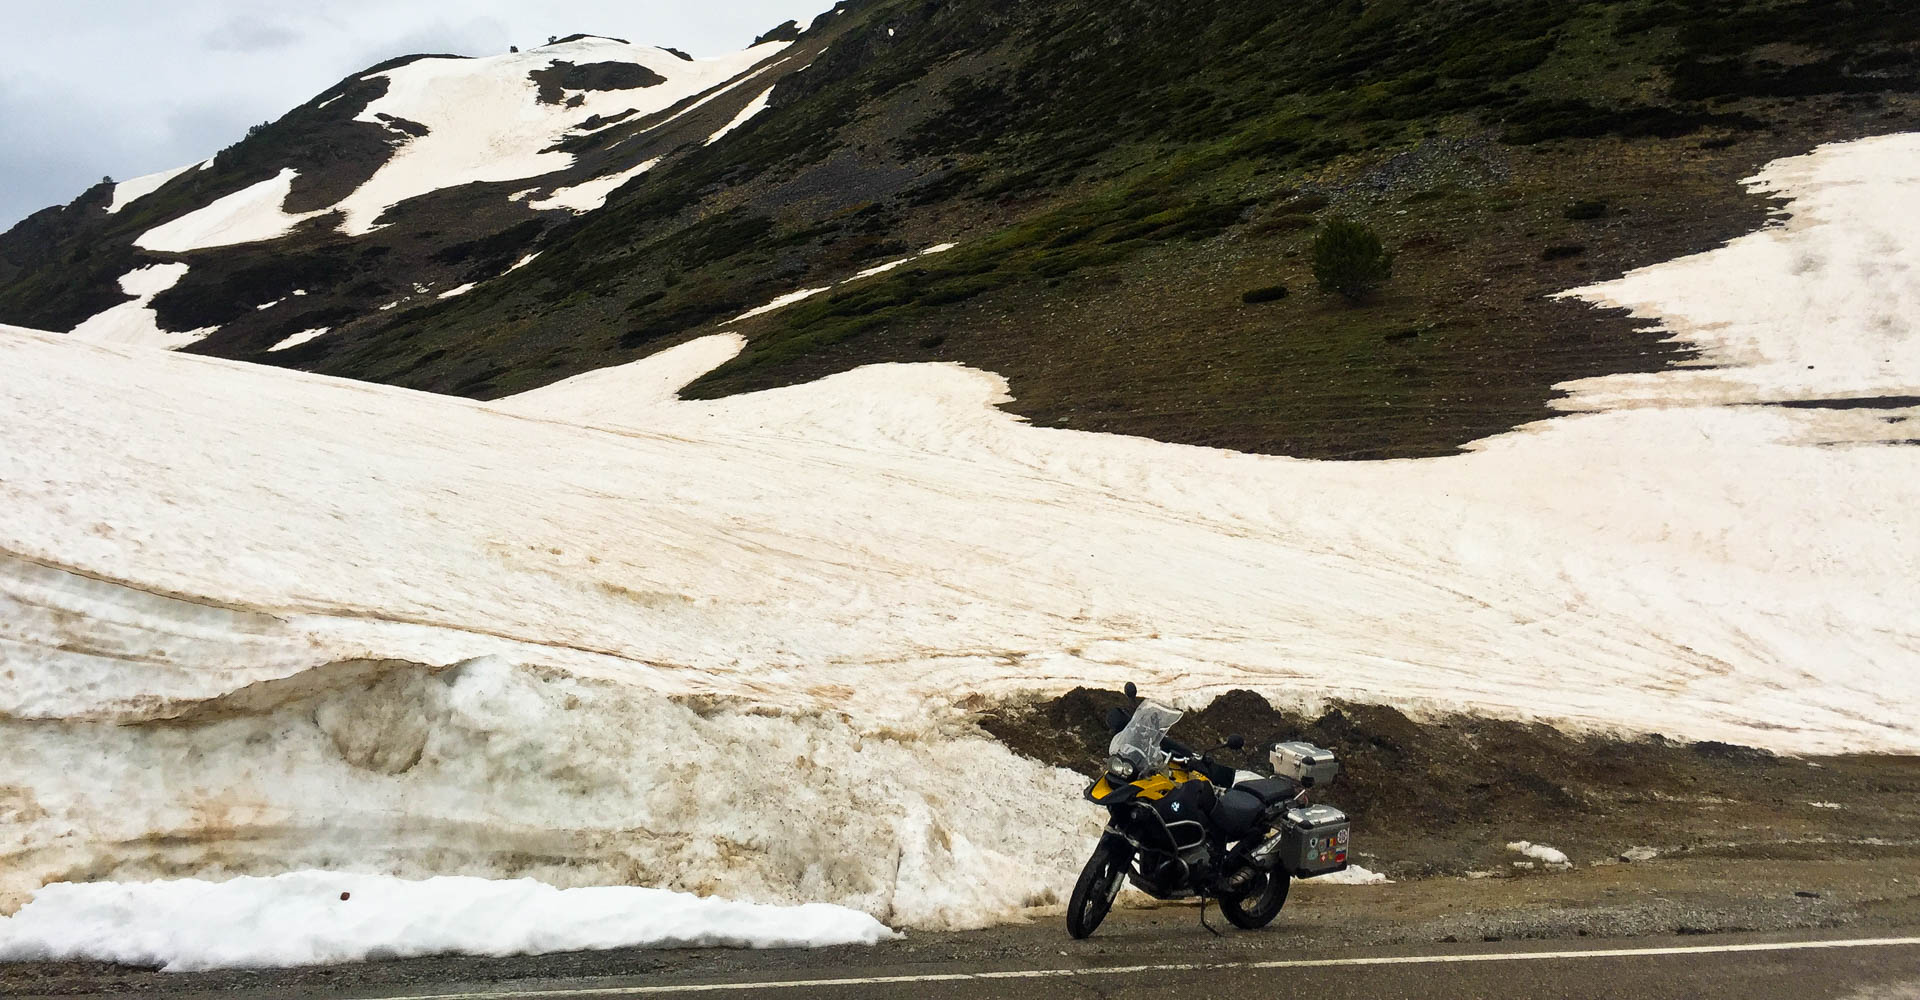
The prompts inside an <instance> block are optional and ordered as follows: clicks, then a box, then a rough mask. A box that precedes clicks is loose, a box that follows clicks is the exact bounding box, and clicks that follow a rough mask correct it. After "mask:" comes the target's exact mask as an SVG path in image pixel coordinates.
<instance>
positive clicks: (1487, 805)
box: [981, 689, 1920, 878]
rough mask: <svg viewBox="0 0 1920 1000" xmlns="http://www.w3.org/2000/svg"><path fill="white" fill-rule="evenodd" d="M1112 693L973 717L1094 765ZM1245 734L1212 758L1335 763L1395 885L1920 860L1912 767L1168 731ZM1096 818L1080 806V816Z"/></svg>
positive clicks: (1404, 738) (1687, 746) (1362, 849)
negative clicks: (1540, 860) (1585, 869)
mask: <svg viewBox="0 0 1920 1000" xmlns="http://www.w3.org/2000/svg"><path fill="white" fill-rule="evenodd" d="M1124 702H1125V698H1124V696H1122V695H1121V694H1119V693H1118V692H1114V691H1098V690H1086V689H1078V690H1075V691H1073V692H1071V693H1069V694H1066V695H1064V696H1062V697H1060V698H1056V699H1052V700H1049V701H1046V702H1043V703H1040V704H1037V705H1029V706H1009V707H1004V708H1001V709H998V710H996V711H993V712H990V713H988V714H987V715H986V716H985V717H984V718H982V720H981V725H982V726H983V727H984V728H985V729H986V730H987V731H988V732H990V733H992V734H993V735H994V736H995V737H996V738H998V739H1000V740H1001V741H1002V742H1004V743H1006V744H1007V745H1008V746H1009V747H1011V748H1012V749H1013V750H1014V751H1015V752H1017V753H1020V754H1023V755H1025V756H1028V757H1032V758H1034V759H1036V760H1041V761H1044V762H1046V763H1049V764H1054V765H1057V766H1060V767H1069V768H1073V769H1075V770H1078V771H1080V772H1081V773H1083V774H1091V773H1094V771H1095V769H1097V768H1098V766H1099V765H1098V763H1097V761H1098V760H1100V759H1101V757H1102V755H1103V754H1104V749H1105V746H1106V741H1107V739H1108V735H1107V731H1106V729H1105V726H1104V725H1103V724H1102V721H1101V720H1102V717H1103V715H1104V714H1105V712H1106V709H1107V708H1108V707H1110V706H1115V705H1121V704H1124ZM1229 733H1240V734H1242V735H1244V736H1245V737H1246V738H1247V740H1248V749H1247V751H1245V752H1243V753H1240V754H1234V753H1232V752H1230V751H1221V752H1220V754H1218V755H1217V756H1218V759H1220V760H1221V761H1223V762H1226V763H1231V764H1235V765H1239V766H1251V767H1255V768H1259V769H1262V770H1264V769H1265V766H1266V765H1265V759H1264V756H1265V755H1264V751H1261V752H1257V753H1256V752H1255V746H1256V743H1266V742H1272V741H1273V740H1275V739H1304V740H1308V741H1310V742H1313V743H1317V744H1319V745H1321V746H1324V747H1327V748H1329V749H1332V750H1334V751H1335V752H1336V753H1338V754H1339V756H1340V758H1341V763H1342V773H1341V774H1340V776H1339V778H1338V779H1336V780H1335V781H1334V783H1333V784H1332V785H1330V786H1328V787H1327V788H1325V789H1324V790H1320V791H1318V792H1316V794H1315V798H1316V799H1317V800H1319V801H1323V802H1328V803H1331V804H1333V805H1336V806H1338V807H1340V808H1341V809H1343V810H1345V811H1346V812H1347V813H1348V815H1349V816H1351V817H1352V819H1353V823H1354V842H1355V848H1354V849H1355V856H1356V861H1357V862H1358V863H1360V864H1362V865H1364V866H1366V867H1367V868H1370V869H1373V870H1376V871H1384V872H1386V873H1388V874H1389V875H1392V876H1393V877H1395V878H1408V877H1421V876H1433V875H1443V874H1444V875H1459V874H1465V873H1467V872H1472V871H1495V872H1507V871H1512V870H1514V868H1513V865H1514V863H1515V862H1525V861H1526V860H1527V859H1526V858H1524V857H1522V856H1521V855H1520V854H1518V853H1515V852H1513V851H1510V850H1508V848H1507V846H1506V845H1507V844H1508V843H1509V842H1512V841H1517V840H1528V841H1533V842H1536V843H1545V844H1550V845H1552V846H1554V847H1556V848H1559V849H1561V850H1563V851H1565V852H1566V853H1567V854H1568V855H1569V856H1571V857H1572V858H1573V860H1574V861H1576V862H1578V863H1581V864H1587V863H1591V862H1596V861H1605V860H1608V859H1616V858H1618V857H1619V856H1620V855H1621V854H1622V853H1623V852H1625V851H1627V850H1628V849H1630V848H1634V847H1651V848H1653V849H1654V850H1656V851H1657V852H1658V853H1659V856H1661V857H1666V858H1673V857H1731V856H1737V857H1743V858H1760V859H1775V860H1807V861H1817V860H1825V859H1833V858H1861V859H1865V858H1877V857H1882V856H1889V855H1891V856H1909V855H1912V854H1914V853H1915V852H1916V850H1920V757H1893V756H1841V757H1810V758H1787V757H1778V756H1775V755H1773V754H1770V753H1768V752H1766V751H1764V750H1757V749H1754V748H1751V747H1741V746H1734V745H1731V744H1725V743H1679V742H1675V741H1672V740H1668V739H1666V738H1664V737H1661V736H1658V735H1647V736H1640V737H1631V738H1628V737H1618V736H1585V737H1580V736H1569V735H1567V734H1565V733H1562V732H1560V731H1558V730H1556V729H1553V728H1550V727H1548V726H1544V725H1528V724H1525V723H1518V722H1507V721H1500V720H1492V719H1483V718H1471V717H1451V718H1442V719H1438V720H1434V721H1430V722H1415V721H1413V720H1411V719H1409V718H1407V716H1405V715H1403V714H1402V713H1400V712H1398V711H1396V710H1394V709H1391V708H1386V707H1383V706H1379V705H1339V706H1336V707H1334V708H1332V709H1331V710H1329V711H1327V712H1326V713H1325V714H1323V715H1321V716H1319V717H1318V718H1311V719H1309V718H1305V717H1302V716H1300V715H1297V714H1294V713H1291V712H1285V711H1280V710H1277V709H1275V708H1273V707H1272V706H1271V705H1269V704H1268V703H1267V702H1266V700H1265V699H1263V698H1261V697H1260V696H1259V695H1256V694H1253V693H1251V692H1245V691H1241V692H1233V693H1231V694H1228V695H1225V696H1222V697H1221V698H1219V699H1218V700H1216V701H1215V702H1214V703H1213V704H1212V705H1210V706H1208V707H1207V708H1206V709H1205V710H1204V711H1201V712H1196V713H1191V714H1189V715H1188V716H1187V717H1186V718H1184V719H1182V720H1181V721H1180V723H1179V725H1178V726H1176V727H1175V730H1174V734H1173V735H1174V736H1175V737H1177V738H1179V739H1180V740H1182V741H1183V742H1185V743H1187V744H1188V745H1190V746H1194V747H1206V746H1212V745H1214V744H1217V743H1220V742H1223V741H1224V740H1225V738H1226V736H1227V734H1229ZM1088 808H1091V807H1088Z"/></svg>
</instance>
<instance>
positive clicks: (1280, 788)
mask: <svg viewBox="0 0 1920 1000" xmlns="http://www.w3.org/2000/svg"><path fill="white" fill-rule="evenodd" d="M1233 790H1234V791H1236V792H1247V793H1249V794H1251V795H1253V796H1254V797H1256V798H1258V799H1259V800H1260V805H1261V806H1262V807H1265V806H1270V805H1273V804H1274V803H1275V802H1284V801H1286V800H1287V799H1290V798H1293V797H1294V795H1295V794H1297V793H1298V792H1299V791H1300V789H1299V787H1298V786H1296V785H1295V784H1294V783H1293V782H1291V781H1288V780H1287V779H1285V778H1261V779H1259V780H1257V781H1242V782H1240V783H1238V784H1236V785H1234V786H1233Z"/></svg>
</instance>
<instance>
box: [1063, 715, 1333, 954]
mask: <svg viewBox="0 0 1920 1000" xmlns="http://www.w3.org/2000/svg"><path fill="white" fill-rule="evenodd" d="M1138 694H1139V691H1138V689H1137V688H1136V687H1135V686H1134V685H1133V684H1132V683H1129V684H1127V686H1126V695H1127V698H1128V700H1129V701H1133V700H1134V699H1136V698H1137V697H1138ZM1180 716H1181V713H1180V712H1179V711H1177V710H1175V709H1172V708H1169V707H1167V706H1165V705H1162V704H1159V703H1157V702H1154V701H1141V702H1139V703H1138V704H1137V705H1136V707H1135V708H1134V710H1133V711H1132V712H1130V713H1129V712H1128V711H1127V710H1126V709H1123V708H1114V709H1112V710H1110V711H1109V712H1108V717H1107V726H1108V728H1109V729H1111V730H1113V732H1114V736H1113V740H1112V742H1111V743H1109V744H1108V746H1107V759H1106V767H1105V771H1104V772H1103V773H1102V774H1101V775H1100V776H1099V777H1098V778H1095V779H1094V781H1093V782H1092V783H1091V784H1089V785H1088V786H1087V788H1086V791H1085V793H1084V794H1085V797H1086V799H1087V800H1088V801H1090V802H1093V803H1095V804H1096V805H1099V806H1102V807H1104V808H1105V809H1106V810H1107V812H1108V814H1109V818H1108V822H1107V827H1106V830H1105V831H1104V832H1102V834H1101V836H1100V841H1099V843H1098V844H1096V845H1095V846H1094V849H1093V855H1092V857H1090V858H1088V859H1087V863H1086V866H1085V867H1084V868H1082V869H1081V871H1080V878H1079V880H1078V881H1077V882H1075V883H1074V887H1073V895H1072V896H1071V897H1070V898H1069V900H1068V903H1067V933H1069V934H1071V935H1073V936H1074V937H1075V938H1084V937H1086V936H1088V935H1089V934H1092V933H1093V932H1094V930H1095V929H1096V928H1098V927H1099V926H1100V922H1101V921H1102V920H1105V919H1106V916H1107V912H1108V911H1109V910H1111V909H1112V908H1113V901H1114V898H1115V897H1116V896H1118V895H1119V893H1120V887H1121V886H1122V885H1123V884H1126V883H1131V884H1132V885H1133V887H1134V888H1136V889H1139V890H1140V891H1142V892H1144V893H1146V894H1147V895H1149V896H1152V897H1153V898H1155V899H1190V898H1193V897H1196V896H1197V897H1199V899H1200V922H1201V924H1202V925H1203V926H1206V927H1207V929H1208V930H1213V927H1212V926H1211V925H1209V924H1207V922H1206V920H1207V912H1206V904H1207V900H1209V899H1213V900H1217V901H1218V902H1219V904H1220V911H1221V912H1222V913H1225V914H1226V915H1227V920H1229V921H1230V922H1232V923H1233V925H1234V926H1236V927H1240V928H1242V929H1245V930H1256V929H1258V928H1261V927H1265V926H1266V925H1267V924H1269V923H1271V922H1272V921H1273V918H1274V917H1276V916H1278V915H1279V913H1280V909H1281V907H1283V906H1285V905H1286V902H1287V888H1288V885H1289V882H1290V881H1291V880H1292V879H1296V878H1313V877H1315V876H1318V875H1325V874H1328V873H1330V872H1335V871H1342V870H1344V869H1345V868H1346V867H1347V847H1348V839H1349V824H1348V822H1347V817H1346V814H1344V813H1342V812H1341V811H1340V810H1338V809H1335V808H1333V807H1332V806H1327V805H1314V804H1310V803H1309V802H1308V801H1307V794H1308V790H1309V789H1312V788H1314V787H1315V786H1317V785H1324V784H1325V783H1326V782H1328V781H1330V780H1332V778H1333V776H1334V775H1335V774H1337V773H1338V772H1339V762H1338V761H1337V759H1336V758H1335V757H1334V755H1333V754H1332V753H1331V752H1329V751H1327V750H1323V749H1321V748H1319V747H1315V746H1313V745H1312V744H1309V743H1297V742H1295V743H1276V744H1273V745H1272V747H1271V748H1270V750H1269V756H1268V759H1269V761H1270V763H1272V765H1273V767H1274V771H1275V774H1274V776H1273V777H1261V776H1260V775H1259V774H1256V773H1253V772H1250V771H1240V770H1236V769H1234V768H1232V767H1227V766H1225V765H1222V764H1220V763H1218V762H1216V761H1215V760H1213V758H1212V757H1210V756H1208V755H1209V754H1211V753H1214V752H1216V751H1219V750H1223V749H1226V750H1239V749H1241V748H1242V747H1244V746H1245V745H1246V741H1245V738H1244V737H1242V736H1240V735H1239V734H1234V735H1231V736H1228V737H1227V740H1226V742H1225V743H1222V744H1221V745H1220V746H1217V747H1212V748H1209V749H1208V750H1206V751H1204V752H1201V751H1196V750H1194V749H1192V748H1190V747H1187V746H1186V745H1184V744H1182V743H1180V742H1179V741H1177V740H1174V739H1171V738H1169V737H1168V736H1167V732H1168V730H1170V729H1172V728H1173V724H1174V723H1175V722H1178V721H1179V720H1180ZM1215 933H1218V931H1215Z"/></svg>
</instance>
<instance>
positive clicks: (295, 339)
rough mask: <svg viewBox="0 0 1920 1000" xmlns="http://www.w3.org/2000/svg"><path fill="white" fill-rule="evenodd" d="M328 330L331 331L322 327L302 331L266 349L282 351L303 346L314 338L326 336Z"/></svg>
mask: <svg viewBox="0 0 1920 1000" xmlns="http://www.w3.org/2000/svg"><path fill="white" fill-rule="evenodd" d="M329 329H331V327H325V326H322V327H316V328H315V329H312V330H302V331H300V332H299V333H296V334H294V335H293V336H291V337H288V338H286V339H285V340H282V341H281V342H279V343H277V344H275V345H273V346H272V347H269V348H267V350H269V351H284V350H286V349H287V348H289V347H298V346H300V345H301V344H304V343H306V342H307V341H309V340H312V339H314V338H315V337H324V336H326V334H327V331H328V330H329Z"/></svg>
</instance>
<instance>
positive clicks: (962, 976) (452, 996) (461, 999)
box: [377, 937, 1920, 1000]
mask: <svg viewBox="0 0 1920 1000" xmlns="http://www.w3.org/2000/svg"><path fill="white" fill-rule="evenodd" d="M1900 946H1909V947H1911V946H1920V937H1900V938H1853V939H1850V940H1844V941H1777V942H1770V943H1764V944H1708V945H1686V946H1680V947H1669V948H1614V949H1595V950H1588V951H1507V952H1498V953H1494V954H1474V955H1394V956H1387V957H1382V958H1297V959H1278V960H1275V961H1271V962H1183V963H1175V964H1170V965H1111V966H1098V967H1089V968H1085V969H1015V970H1012V971H1007V972H939V973H928V974H925V975H919V976H862V977H855V978H849V979H789V980H773V981H765V982H741V983H700V984H694V985H688V986H595V987H587V988H581V989H555V990H498V991H487V992H482V993H432V994H412V995H403V996H391V997H380V998H377V1000H536V998H537V1000H547V998H562V997H595V996H610V995H613V994H624V995H628V996H651V995H654V994H659V993H717V992H721V991H724V990H784V989H801V988H805V987H809V986H889V985H894V984H906V983H954V982H976V981H988V980H995V979H1060V978H1066V977H1069V976H1118V975H1134V974H1139V973H1149V972H1203V971H1234V970H1241V969H1324V968H1332V967H1338V966H1364V965H1437V964H1444V963H1453V962H1546V961H1555V960H1558V959H1571V958H1645V957H1650V956H1658V955H1720V954H1728V953H1734V952H1748V951H1813V950H1820V949H1827V948H1887V947H1900Z"/></svg>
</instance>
